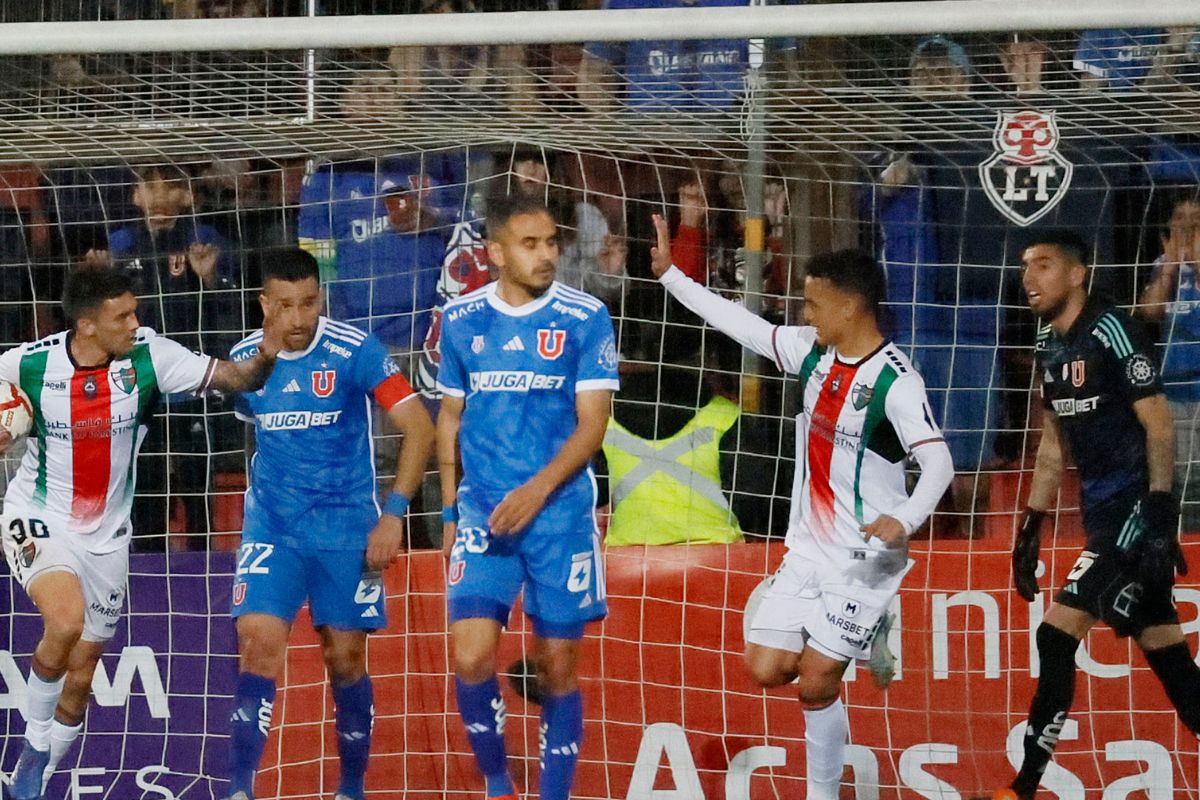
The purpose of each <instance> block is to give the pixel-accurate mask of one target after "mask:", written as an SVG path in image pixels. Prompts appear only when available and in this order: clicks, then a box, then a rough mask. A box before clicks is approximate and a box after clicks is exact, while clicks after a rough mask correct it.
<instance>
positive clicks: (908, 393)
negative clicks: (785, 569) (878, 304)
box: [773, 327, 942, 562]
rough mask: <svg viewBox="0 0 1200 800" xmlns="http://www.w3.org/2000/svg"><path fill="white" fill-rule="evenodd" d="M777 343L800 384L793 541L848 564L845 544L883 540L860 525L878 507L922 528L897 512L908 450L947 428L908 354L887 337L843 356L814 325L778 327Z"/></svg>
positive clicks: (859, 546) (866, 545)
mask: <svg viewBox="0 0 1200 800" xmlns="http://www.w3.org/2000/svg"><path fill="white" fill-rule="evenodd" d="M773 348H774V353H775V361H776V363H777V364H778V365H779V367H780V369H782V370H784V371H785V372H790V373H794V374H797V375H799V378H800V384H801V387H802V391H803V395H802V396H803V404H802V408H801V410H800V413H799V414H797V416H796V464H797V469H796V478H795V485H794V487H793V490H792V512H791V518H790V520H789V524H788V534H787V544H788V547H789V548H790V549H802V550H805V551H806V552H809V553H811V552H813V551H814V550H815V551H817V552H819V553H820V554H821V555H823V556H825V557H827V558H829V559H831V560H833V561H835V562H844V561H845V560H846V558H847V551H863V550H878V549H881V548H883V547H884V545H883V543H882V542H881V541H880V540H879V539H874V538H872V539H870V540H867V539H866V538H865V536H864V534H863V532H862V526H863V525H864V524H867V523H870V522H873V521H874V520H875V519H877V518H878V517H879V516H880V515H883V514H888V515H891V516H897V517H898V518H900V519H901V522H902V523H905V525H906V527H915V526H914V525H913V524H912V522H910V521H909V520H905V519H903V518H902V517H901V515H900V514H899V513H898V509H900V508H901V507H902V506H904V505H905V504H906V502H907V501H908V499H909V495H908V491H907V488H906V482H905V469H906V462H907V459H908V455H909V453H911V452H912V451H913V450H914V449H915V448H917V447H920V446H921V445H923V444H926V443H932V442H941V441H942V433H941V431H940V430H939V428H938V426H937V423H936V422H934V419H933V413H932V412H931V411H930V408H929V403H928V401H927V399H926V396H925V383H924V381H923V380H922V379H921V376H920V375H919V374H917V371H916V370H915V369H914V368H913V366H912V364H911V363H910V362H909V360H908V358H907V357H906V356H905V355H904V353H902V352H901V351H900V350H899V349H898V348H897V347H896V346H895V345H894V344H892V343H891V342H884V343H883V344H882V345H881V346H880V347H879V348H878V349H876V350H875V352H873V353H871V354H869V355H867V356H865V357H863V358H860V359H857V360H848V359H843V358H841V357H840V356H839V355H838V353H837V352H836V351H835V350H834V349H833V348H826V347H822V346H821V345H819V344H817V342H816V333H815V330H814V329H813V328H808V327H778V328H775V330H774V341H773ZM916 524H919V521H917V522H916ZM910 532H911V530H910Z"/></svg>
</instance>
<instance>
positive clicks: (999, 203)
mask: <svg viewBox="0 0 1200 800" xmlns="http://www.w3.org/2000/svg"><path fill="white" fill-rule="evenodd" d="M992 141H993V142H994V144H995V146H996V153H995V154H994V155H993V156H992V157H991V158H989V159H988V160H987V161H984V162H983V163H982V164H980V165H979V180H980V182H981V183H982V184H983V190H984V192H986V193H987V196H988V199H989V200H991V201H992V205H994V206H995V207H996V209H997V210H999V212H1000V213H1001V214H1003V215H1004V216H1005V217H1007V218H1008V219H1010V220H1012V221H1013V222H1015V223H1017V224H1018V225H1021V226H1025V225H1030V224H1032V223H1034V222H1036V221H1037V220H1039V219H1041V218H1042V217H1044V216H1046V214H1048V213H1050V210H1051V209H1053V208H1054V207H1055V206H1056V205H1058V204H1059V202H1060V201H1061V200H1062V199H1063V198H1064V197H1066V195H1067V189H1068V188H1070V186H1071V173H1072V172H1074V169H1075V167H1074V165H1073V164H1071V162H1070V161H1067V159H1066V158H1064V157H1063V155H1062V154H1061V153H1059V152H1058V143H1059V134H1058V124H1057V123H1055V121H1054V112H1050V113H1047V114H1043V113H1042V112H1040V111H1015V112H1000V113H999V114H997V119H996V132H995V134H994V135H993V137H992Z"/></svg>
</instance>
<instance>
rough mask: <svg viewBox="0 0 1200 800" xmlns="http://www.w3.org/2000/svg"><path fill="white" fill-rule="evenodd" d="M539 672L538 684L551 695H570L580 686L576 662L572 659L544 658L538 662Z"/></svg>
mask: <svg viewBox="0 0 1200 800" xmlns="http://www.w3.org/2000/svg"><path fill="white" fill-rule="evenodd" d="M537 671H538V683H540V684H541V687H542V689H543V690H545V691H546V692H548V693H550V694H555V695H562V694H568V693H570V692H573V691H575V689H576V688H578V686H579V680H578V677H577V676H576V671H575V660H574V659H572V658H556V657H553V656H551V657H546V658H542V659H540V660H539V661H538V665H537Z"/></svg>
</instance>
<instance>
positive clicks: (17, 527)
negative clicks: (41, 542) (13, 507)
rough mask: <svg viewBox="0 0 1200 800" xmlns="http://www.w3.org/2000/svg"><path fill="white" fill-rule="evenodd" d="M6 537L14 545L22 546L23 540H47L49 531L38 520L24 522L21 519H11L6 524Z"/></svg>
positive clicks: (44, 524) (24, 520)
mask: <svg viewBox="0 0 1200 800" xmlns="http://www.w3.org/2000/svg"><path fill="white" fill-rule="evenodd" d="M8 535H9V537H10V538H11V539H12V540H13V542H14V543H16V544H24V542H25V540H26V539H29V538H33V539H46V538H49V536H50V529H49V528H47V527H46V523H44V522H42V521H41V520H40V519H29V520H26V519H22V518H21V517H13V518H12V520H11V521H10V522H9V523H8Z"/></svg>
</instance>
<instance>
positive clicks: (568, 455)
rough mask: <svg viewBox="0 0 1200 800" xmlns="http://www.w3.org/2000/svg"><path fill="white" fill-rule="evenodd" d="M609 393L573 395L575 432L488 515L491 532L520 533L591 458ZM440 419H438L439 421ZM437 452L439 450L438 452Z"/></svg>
mask: <svg viewBox="0 0 1200 800" xmlns="http://www.w3.org/2000/svg"><path fill="white" fill-rule="evenodd" d="M612 396H613V393H612V392H611V391H609V390H607V389H600V390H594V391H586V392H579V393H577V394H576V395H575V415H576V417H578V422H576V424H575V431H574V432H573V433H572V434H571V435H570V437H569V438H568V439H567V440H566V441H565V442H563V446H562V447H561V448H559V451H558V452H557V453H556V454H555V456H554V458H553V459H551V460H550V463H549V464H547V465H546V466H544V467H542V469H541V471H540V472H538V474H536V475H534V476H533V477H532V478H530V479H529V480H528V481H526V482H525V483H524V484H522V485H521V486H518V487H517V488H516V489H513V490H512V491H511V492H509V493H508V494H507V495H505V496H504V499H503V500H501V501H500V504H499V505H497V506H496V508H495V509H494V510H493V511H492V515H491V516H490V517H489V518H488V527H489V528H490V529H491V531H492V533H493V534H506V533H520V532H521V531H523V530H525V528H526V527H527V526H528V525H529V523H531V522H533V520H534V518H535V517H537V515H538V512H540V511H541V510H542V506H543V505H545V503H546V498H547V497H549V496H550V493H551V492H553V491H554V490H555V489H557V488H558V487H559V486H561V485H562V483H563V482H564V481H566V480H567V479H568V478H570V477H571V476H572V475H574V474H575V473H577V472H579V470H581V469H583V467H584V466H585V465H586V464H587V463H588V462H589V461H591V460H592V458H593V457H594V456H595V455H596V452H597V451H598V450H599V449H600V445H602V444H603V443H604V432H605V431H606V430H607V429H608V417H609V414H610V413H611V412H612ZM439 422H440V420H439ZM440 453H441V451H440V450H439V455H440Z"/></svg>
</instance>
